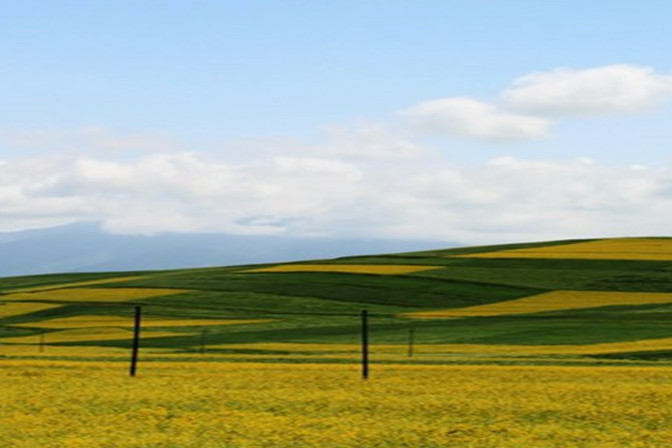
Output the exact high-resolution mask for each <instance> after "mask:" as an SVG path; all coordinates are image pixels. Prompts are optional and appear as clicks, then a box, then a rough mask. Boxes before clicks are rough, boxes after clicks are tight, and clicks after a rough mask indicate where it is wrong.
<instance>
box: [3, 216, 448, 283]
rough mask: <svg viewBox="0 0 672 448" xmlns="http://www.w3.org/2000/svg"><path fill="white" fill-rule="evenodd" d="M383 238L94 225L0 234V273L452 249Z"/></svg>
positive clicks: (442, 244) (221, 263)
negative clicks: (118, 229)
mask: <svg viewBox="0 0 672 448" xmlns="http://www.w3.org/2000/svg"><path fill="white" fill-rule="evenodd" d="M458 245H459V244H457V243H449V242H437V241H434V242H429V241H403V240H383V239H379V240H376V239H328V238H288V237H276V236H240V235H223V234H181V233H165V234H159V235H154V236H143V235H115V234H110V233H107V232H105V231H103V230H102V229H101V228H100V226H98V225H97V224H93V223H79V224H71V225H67V226H61V227H53V228H48V229H38V230H26V231H19V232H0V254H1V255H2V256H0V277H7V276H13V275H26V274H46V273H56V272H93V271H118V270H122V271H123V270H150V269H171V268H184V267H203V266H224V265H237V264H250V263H264V262H277V261H289V260H302V259H314V258H332V257H339V256H346V255H365V254H375V253H389V252H405V251H414V250H426V249H436V248H441V247H455V246H458Z"/></svg>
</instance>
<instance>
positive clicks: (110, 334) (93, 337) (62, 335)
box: [0, 328, 184, 344]
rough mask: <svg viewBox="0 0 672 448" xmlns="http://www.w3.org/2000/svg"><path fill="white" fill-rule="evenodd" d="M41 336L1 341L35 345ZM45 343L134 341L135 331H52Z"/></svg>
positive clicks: (162, 333) (152, 335) (160, 334)
mask: <svg viewBox="0 0 672 448" xmlns="http://www.w3.org/2000/svg"><path fill="white" fill-rule="evenodd" d="M182 335H184V333H175V332H168V331H145V332H143V333H142V338H143V339H145V338H162V337H167V336H182ZM41 337H42V336H40V335H32V336H16V337H8V338H2V339H0V342H3V343H12V344H35V343H37V341H38V339H39V338H41ZM43 337H44V341H45V343H47V344H51V343H61V342H87V341H116V340H125V339H128V340H130V339H133V331H131V330H125V329H123V328H78V329H73V330H63V331H52V332H49V333H44V335H43Z"/></svg>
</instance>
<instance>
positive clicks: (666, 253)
mask: <svg viewBox="0 0 672 448" xmlns="http://www.w3.org/2000/svg"><path fill="white" fill-rule="evenodd" d="M456 256H457V257H468V258H568V259H569V258H575V259H588V260H662V261H672V238H614V239H608V240H598V241H588V242H585V243H573V244H564V245H558V246H546V247H533V248H527V249H512V250H502V251H497V252H485V253H480V254H469V255H456Z"/></svg>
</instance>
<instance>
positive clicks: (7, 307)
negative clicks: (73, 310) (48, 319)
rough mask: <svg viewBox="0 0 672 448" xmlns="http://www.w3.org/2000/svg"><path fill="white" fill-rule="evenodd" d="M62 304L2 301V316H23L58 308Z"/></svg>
mask: <svg viewBox="0 0 672 448" xmlns="http://www.w3.org/2000/svg"><path fill="white" fill-rule="evenodd" d="M60 306H61V305H55V304H53V303H32V302H28V303H22V302H16V303H0V317H11V316H21V315H23V314H28V313H35V312H37V311H42V310H48V309H51V308H58V307H60Z"/></svg>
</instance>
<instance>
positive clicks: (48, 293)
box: [2, 288, 188, 302]
mask: <svg viewBox="0 0 672 448" xmlns="http://www.w3.org/2000/svg"><path fill="white" fill-rule="evenodd" d="M184 292H188V291H187V290H184V289H167V288H72V289H50V290H45V291H37V292H32V293H31V292H17V293H13V294H7V295H5V296H2V300H3V301H40V300H44V301H52V300H53V301H57V302H125V301H128V300H137V299H148V298H150V297H159V296H166V295H172V294H181V293H184Z"/></svg>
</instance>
